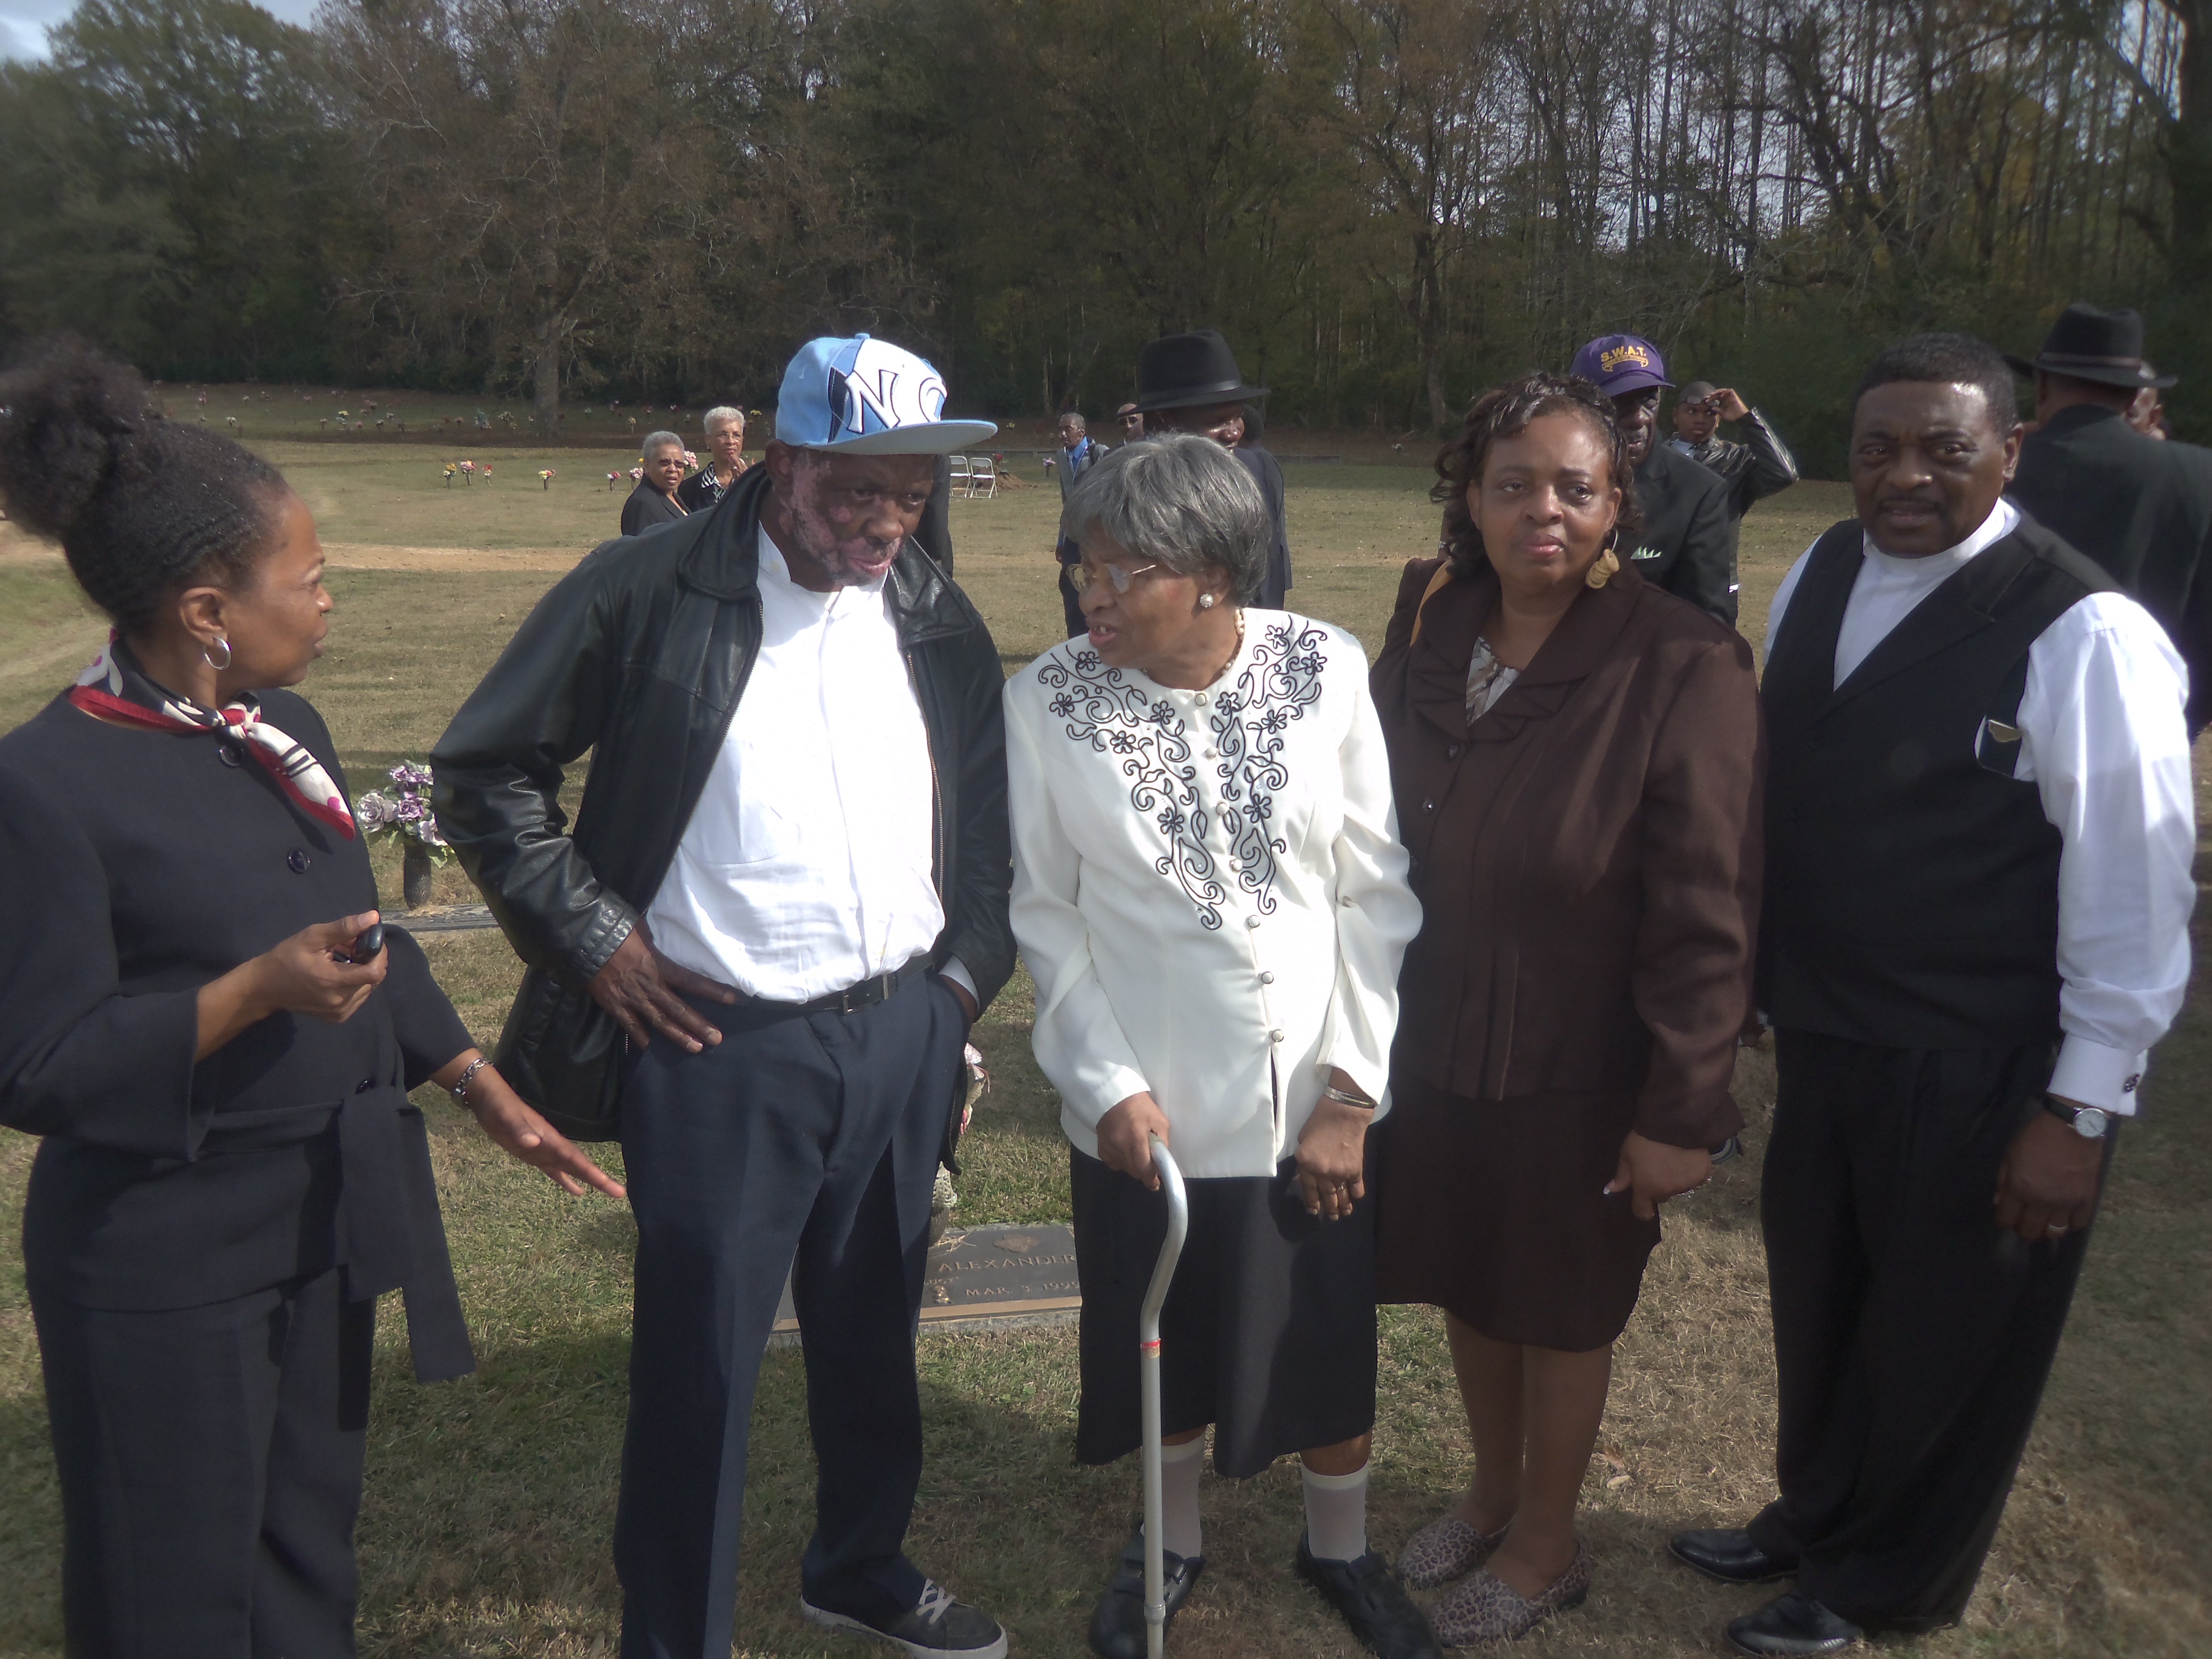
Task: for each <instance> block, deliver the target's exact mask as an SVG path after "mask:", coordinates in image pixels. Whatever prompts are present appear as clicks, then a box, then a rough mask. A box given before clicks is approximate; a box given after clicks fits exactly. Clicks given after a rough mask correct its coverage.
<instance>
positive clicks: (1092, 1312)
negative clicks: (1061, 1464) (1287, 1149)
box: [1069, 1152, 1375, 1478]
mask: <svg viewBox="0 0 2212 1659" xmlns="http://www.w3.org/2000/svg"><path fill="white" fill-rule="evenodd" d="M1069 1164H1070V1174H1069V1182H1070V1185H1071V1186H1072V1187H1073V1190H1074V1198H1075V1263H1076V1272H1077V1274H1078V1275H1079V1278H1080V1279H1081V1280H1082V1285H1083V1326H1082V1337H1081V1342H1080V1349H1081V1358H1082V1368H1083V1401H1082V1407H1081V1410H1080V1413H1079V1416H1078V1419H1077V1423H1076V1431H1075V1455H1076V1457H1077V1460H1078V1461H1079V1462H1085V1463H1110V1462H1113V1461H1114V1460H1115V1458H1117V1457H1121V1456H1122V1455H1125V1454H1127V1453H1128V1452H1132V1451H1134V1450H1135V1449H1137V1448H1138V1447H1139V1445H1140V1444H1142V1443H1143V1440H1144V1429H1143V1420H1142V1417H1141V1414H1140V1396H1139V1383H1138V1369H1137V1316H1138V1313H1139V1310H1140V1309H1141V1308H1142V1306H1143V1304H1144V1300H1145V1290H1146V1286H1147V1285H1150V1284H1151V1283H1152V1267H1153V1264H1154V1263H1155V1262H1156V1261H1158V1259H1159V1253H1160V1245H1161V1243H1162V1242H1163V1241H1164V1239H1165V1238H1166V1237H1167V1225H1168V1206H1167V1199H1166V1196H1165V1195H1164V1194H1160V1193H1152V1192H1147V1191H1146V1190H1145V1188H1143V1187H1141V1186H1139V1185H1138V1183H1137V1182H1135V1181H1133V1180H1132V1179H1131V1178H1130V1177H1129V1176H1125V1175H1121V1174H1119V1173H1118V1172H1116V1171H1115V1170H1109V1169H1108V1168H1107V1167H1106V1165H1105V1164H1103V1163H1101V1162H1100V1161H1099V1160H1098V1159H1097V1158H1092V1157H1091V1155H1090V1154H1089V1153H1087V1152H1071V1154H1070V1157H1069ZM1186 1185H1187V1190H1188V1195H1189V1199H1190V1233H1189V1237H1188V1239H1187V1240H1186V1241H1185V1242H1184V1244H1183V1250H1182V1261H1181V1262H1180V1264H1179V1265H1178V1266H1177V1267H1176V1276H1175V1282H1174V1285H1173V1286H1172V1287H1171V1288H1170V1291H1168V1299H1167V1304H1166V1306H1165V1307H1164V1308H1163V1309H1162V1310H1161V1313H1160V1422H1161V1429H1162V1432H1163V1433H1165V1434H1170V1435H1174V1434H1182V1433H1185V1432H1188V1431H1190V1430H1192V1429H1197V1428H1203V1427H1204V1426H1206V1425H1207V1424H1209V1423H1210V1424H1212V1425H1213V1467H1214V1469H1215V1472H1216V1473H1218V1474H1225V1475H1233V1476H1237V1477H1239V1478H1242V1477H1244V1476H1248V1475H1255V1474H1259V1473H1260V1472H1261V1470H1263V1469H1265V1468H1267V1467H1268V1466H1269V1465H1270V1464H1272V1463H1273V1462H1274V1461H1275V1460H1276V1459H1277V1458H1279V1457H1281V1456H1284V1455H1287V1454H1289V1453H1291V1452H1301V1451H1310V1450H1312V1449H1315V1448H1316V1447H1321V1446H1334V1445H1335V1444H1337V1443H1339V1442H1340V1441H1345V1440H1350V1439H1352V1438H1353V1437H1356V1436H1358V1435H1363V1434H1365V1433H1366V1432H1367V1431H1369V1430H1370V1429H1371V1428H1373V1427H1374V1426H1375V1221H1374V1214H1373V1206H1372V1204H1371V1202H1370V1201H1369V1200H1362V1201H1361V1202H1360V1203H1359V1204H1358V1205H1357V1206H1354V1207H1353V1210H1352V1213H1351V1214H1350V1215H1349V1216H1347V1217H1346V1218H1344V1219H1343V1220H1341V1221H1325V1220H1322V1219H1321V1218H1318V1217H1316V1216H1310V1215H1308V1214H1307V1213H1306V1208H1305V1204H1304V1200H1303V1199H1302V1198H1301V1197H1300V1195H1299V1193H1298V1187H1297V1166H1296V1164H1294V1163H1292V1162H1291V1161H1289V1160H1285V1162H1284V1163H1283V1164H1281V1165H1280V1166H1279V1169H1278V1170H1277V1172H1276V1174H1275V1175H1274V1176H1273V1177H1272V1178H1261V1177H1258V1176H1215V1177H1209V1178H1205V1179H1195V1180H1192V1181H1189V1182H1187V1183H1186Z"/></svg>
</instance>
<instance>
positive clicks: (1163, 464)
mask: <svg viewBox="0 0 2212 1659" xmlns="http://www.w3.org/2000/svg"><path fill="white" fill-rule="evenodd" d="M1273 532H1274V526H1273V524H1271V523H1270V522H1269V520H1268V517H1267V501H1265V500H1264V499H1263V498H1262V497H1261V494H1260V486H1259V485H1258V484H1256V483H1253V481H1252V475H1251V474H1250V473H1249V472H1247V471H1245V470H1244V466H1243V463H1242V462H1241V461H1239V460H1238V459H1237V458H1236V457H1235V456H1233V455H1231V453H1229V452H1228V451H1227V450H1225V449H1224V448H1223V447H1221V446H1220V445H1219V444H1218V443H1216V442H1214V441H1213V440H1212V439H1211V438H1201V437H1200V436H1198V435H1196V434H1194V433H1187V432H1177V433H1170V434H1169V435H1166V436H1164V437H1159V438H1146V439H1145V440H1143V441H1140V442H1138V443H1133V444H1125V445H1123V446H1122V447H1121V448H1119V449H1117V450H1115V451H1114V452H1113V453H1111V454H1109V455H1108V456H1107V457H1105V459H1103V460H1100V461H1098V462H1097V463H1096V464H1094V465H1092V466H1091V469H1090V470H1089V471H1086V472H1085V474H1084V475H1083V477H1081V478H1080V479H1079V480H1078V481H1077V483H1076V485H1075V488H1074V489H1073V490H1072V491H1071V492H1070V493H1069V495H1068V498H1067V506H1066V507H1065V508H1064V509H1063V510H1062V511H1061V513H1060V534H1061V535H1062V536H1063V537H1065V538H1067V539H1068V540H1070V541H1074V542H1080V541H1082V540H1083V539H1084V538H1086V537H1090V536H1100V537H1103V538H1105V539H1106V540H1108V541H1109V542H1111V543H1113V544H1115V546H1116V547H1118V548H1120V549H1121V550H1122V551H1123V552H1125V553H1129V554H1133V555H1134V556H1136V557H1138V558H1139V559H1144V560H1149V561H1152V562H1156V563H1159V564H1164V565H1165V566H1166V567H1167V568H1169V569H1170V570H1172V571H1174V572H1175V573H1176V574H1178V575H1182V576H1203V575H1205V574H1206V573H1207V572H1209V571H1213V570H1219V571H1224V572H1225V573H1226V574H1228V577H1229V585H1230V587H1231V590H1232V591H1233V592H1235V593H1236V594H1237V597H1238V598H1239V599H1249V598H1250V597H1251V596H1252V595H1253V594H1255V593H1256V592H1259V590H1260V580H1261V577H1263V576H1264V575H1266V574H1267V553H1268V549H1269V546H1270V544H1272V542H1273V539H1274V535H1273Z"/></svg>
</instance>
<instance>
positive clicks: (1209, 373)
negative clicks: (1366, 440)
mask: <svg viewBox="0 0 2212 1659" xmlns="http://www.w3.org/2000/svg"><path fill="white" fill-rule="evenodd" d="M1266 396H1267V387H1265V386H1247V385H1245V384H1244V374H1243V370H1241V369H1239V368H1237V355H1236V354H1235V353H1234V352H1232V351H1231V350H1230V349H1229V342H1228V341H1226V340H1225V339H1223V338H1222V337H1221V335H1220V333H1219V332H1218V331H1217V330H1214V329H1210V328H1201V329H1194V330H1193V331H1191V332H1190V333H1188V334H1170V335H1167V336H1165V337H1163V338H1161V339H1158V340H1154V341H1153V342H1152V343H1151V344H1150V345H1148V346H1146V348H1145V349H1143V350H1142V351H1140V352H1139V353H1138V354H1137V398H1136V402H1135V404H1133V405H1127V404H1125V405H1124V406H1123V407H1124V410H1125V411H1126V412H1127V414H1133V415H1135V416H1137V417H1138V419H1139V422H1141V424H1140V425H1139V428H1138V429H1139V432H1141V433H1146V434H1150V435H1153V436H1158V435H1159V434H1161V433H1163V432H1195V433H1197V434H1198V435H1200V436H1201V437H1206V438H1211V439H1212V440H1213V441H1214V442H1216V443H1218V444H1219V445H1220V446H1221V447H1223V448H1225V449H1226V450H1228V451H1229V452H1230V453H1231V454H1233V455H1235V456H1236V457H1237V460H1238V461H1240V462H1242V463H1243V466H1244V470H1245V471H1248V472H1249V473H1250V474H1251V475H1252V482H1253V483H1256V484H1258V485H1259V486H1260V494H1261V498H1262V499H1264V500H1265V501H1267V516H1268V517H1269V518H1270V519H1271V520H1273V523H1274V544H1273V546H1272V547H1270V548H1269V549H1268V551H1267V574H1265V575H1264V576H1262V577H1261V579H1260V591H1259V592H1257V593H1255V594H1253V595H1251V596H1250V597H1251V602H1252V603H1253V604H1254V605H1258V606H1260V607H1261V609H1262V610H1267V611H1279V610H1281V609H1282V608H1283V596H1284V594H1285V593H1287V592H1289V591H1290V586H1291V538H1290V535H1289V532H1287V531H1286V530H1285V527H1284V524H1283V468H1282V464H1281V463H1280V462H1279V461H1278V460H1276V459H1275V458H1274V457H1273V455H1270V454H1269V453H1267V451H1266V450H1265V449H1262V448H1261V447H1260V446H1259V445H1258V444H1256V443H1248V442H1246V441H1245V421H1246V416H1245V410H1244V405H1245V404H1247V403H1249V402H1251V401H1253V400H1255V399H1256V398H1264V397H1266Z"/></svg>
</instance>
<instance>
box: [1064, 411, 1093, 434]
mask: <svg viewBox="0 0 2212 1659" xmlns="http://www.w3.org/2000/svg"><path fill="white" fill-rule="evenodd" d="M1070 421H1073V422H1075V429H1076V430H1077V431H1078V432H1088V431H1090V430H1091V422H1088V421H1086V420H1085V419H1084V418H1083V411H1082V410H1079V409H1071V410H1066V412H1065V413H1064V414H1062V415H1061V416H1060V424H1061V425H1063V426H1065V425H1066V423H1067V422H1070Z"/></svg>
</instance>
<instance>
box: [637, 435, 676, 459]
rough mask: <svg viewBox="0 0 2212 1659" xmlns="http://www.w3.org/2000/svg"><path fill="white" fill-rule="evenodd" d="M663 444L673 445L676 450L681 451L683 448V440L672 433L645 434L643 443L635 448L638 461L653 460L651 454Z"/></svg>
mask: <svg viewBox="0 0 2212 1659" xmlns="http://www.w3.org/2000/svg"><path fill="white" fill-rule="evenodd" d="M663 444H674V445H675V446H676V447H677V448H678V449H681V448H683V447H684V440H683V439H681V438H679V437H678V436H677V435H675V434H674V433H673V432H648V433H647V434H646V435H645V441H644V442H643V443H641V444H640V445H639V446H638V447H637V458H638V459H640V460H641V461H649V460H651V459H653V451H654V450H656V449H658V448H659V447H661V445H663Z"/></svg>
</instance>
